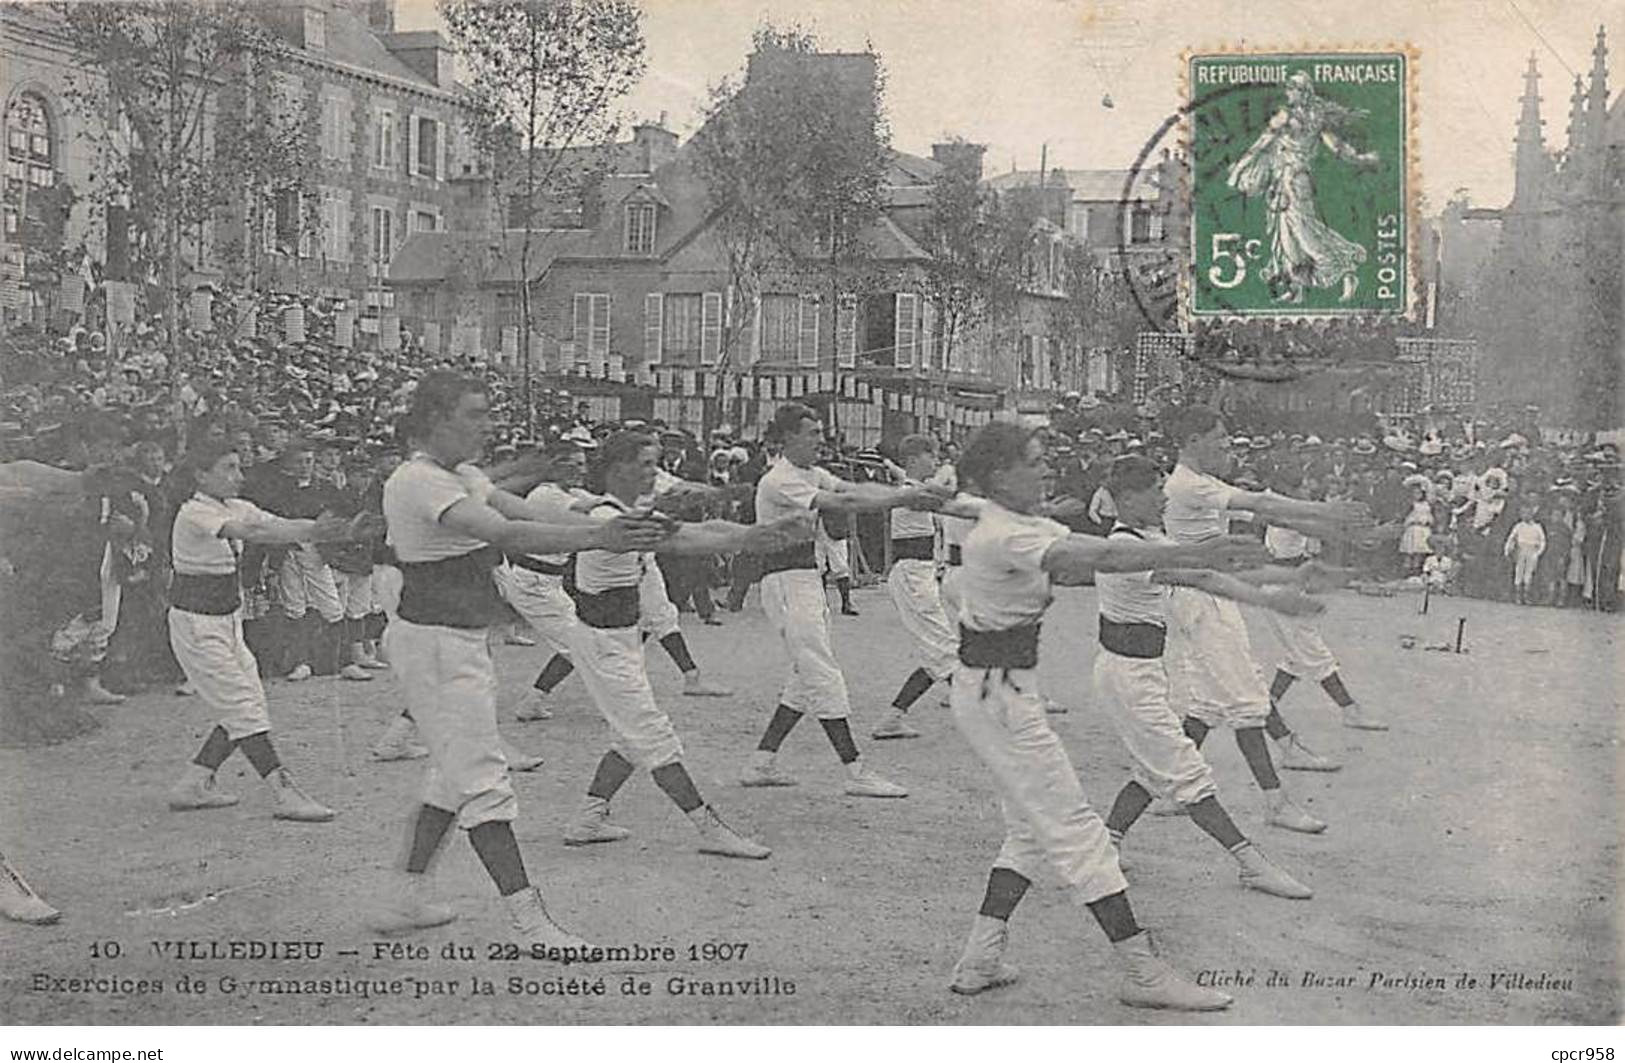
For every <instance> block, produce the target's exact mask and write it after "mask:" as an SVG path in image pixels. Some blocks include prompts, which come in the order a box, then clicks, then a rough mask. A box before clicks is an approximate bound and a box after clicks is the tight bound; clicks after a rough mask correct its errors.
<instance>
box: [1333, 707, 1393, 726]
mask: <svg viewBox="0 0 1625 1063" xmlns="http://www.w3.org/2000/svg"><path fill="white" fill-rule="evenodd" d="M1343 726H1344V727H1352V728H1354V729H1355V730H1357V731H1386V730H1388V722H1387V721H1386V720H1383V719H1382V718H1380V717H1378V716H1375V715H1373V714H1372V713H1370V712H1367V711H1366V709H1365V706H1363V705H1361V704H1360V703H1359V702H1355V703H1354V704H1352V705H1349V706H1347V707H1346V708H1344V710H1343Z"/></svg>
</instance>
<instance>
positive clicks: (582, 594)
mask: <svg viewBox="0 0 1625 1063" xmlns="http://www.w3.org/2000/svg"><path fill="white" fill-rule="evenodd" d="M575 599H576V617H577V619H579V620H580V621H581V622H582V623H583V624H586V625H587V626H588V627H596V628H622V627H636V626H637V624H638V615H639V614H638V589H637V587H611V588H610V589H609V590H607V591H600V592H599V593H597V594H589V593H587V592H586V591H583V590H577V591H576V594H575Z"/></svg>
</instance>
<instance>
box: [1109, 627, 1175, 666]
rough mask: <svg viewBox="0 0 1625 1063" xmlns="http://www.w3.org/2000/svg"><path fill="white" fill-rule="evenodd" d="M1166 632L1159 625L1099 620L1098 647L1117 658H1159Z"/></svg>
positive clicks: (1165, 639) (1164, 642) (1166, 636)
mask: <svg viewBox="0 0 1625 1063" xmlns="http://www.w3.org/2000/svg"><path fill="white" fill-rule="evenodd" d="M1167 641H1168V630H1167V629H1166V628H1164V627H1163V626H1162V625H1161V624H1143V623H1142V624H1129V623H1124V622H1122V621H1120V620H1108V619H1107V618H1106V617H1104V616H1103V617H1101V618H1100V645H1101V647H1102V648H1104V649H1108V650H1110V651H1112V652H1113V653H1115V654H1117V655H1118V656H1119V657H1138V658H1141V659H1143V660H1149V659H1151V658H1154V657H1161V656H1162V650H1163V646H1164V645H1165V644H1166V643H1167Z"/></svg>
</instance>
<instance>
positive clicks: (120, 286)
mask: <svg viewBox="0 0 1625 1063" xmlns="http://www.w3.org/2000/svg"><path fill="white" fill-rule="evenodd" d="M106 288H107V321H108V324H111V325H133V324H135V285H133V284H131V283H130V282H129V281H108V282H107V285H106ZM252 328H253V326H252V325H250V331H249V335H250V336H252V335H253V334H254V333H253V331H252Z"/></svg>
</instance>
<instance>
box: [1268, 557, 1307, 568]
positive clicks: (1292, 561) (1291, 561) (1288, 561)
mask: <svg viewBox="0 0 1625 1063" xmlns="http://www.w3.org/2000/svg"><path fill="white" fill-rule="evenodd" d="M1308 563H1309V555H1308V554H1302V555H1300V556H1298V557H1277V558H1275V559H1274V560H1273V561H1272V562H1271V564H1275V565H1281V566H1283V567H1284V568H1297V567H1298V566H1299V565H1306V564H1308Z"/></svg>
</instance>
